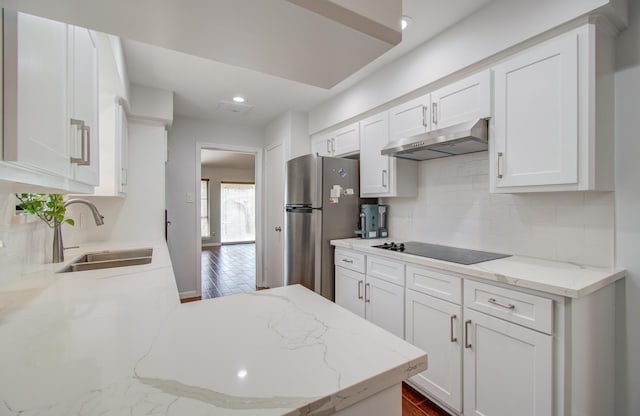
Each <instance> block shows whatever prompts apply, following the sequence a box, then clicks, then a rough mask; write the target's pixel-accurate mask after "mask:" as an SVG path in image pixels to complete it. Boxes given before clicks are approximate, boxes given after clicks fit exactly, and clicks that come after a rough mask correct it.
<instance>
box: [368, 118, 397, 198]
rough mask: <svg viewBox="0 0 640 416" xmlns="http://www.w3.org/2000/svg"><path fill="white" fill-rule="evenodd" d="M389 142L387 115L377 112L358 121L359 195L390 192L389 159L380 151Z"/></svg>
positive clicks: (382, 194) (380, 194)
mask: <svg viewBox="0 0 640 416" xmlns="http://www.w3.org/2000/svg"><path fill="white" fill-rule="evenodd" d="M388 143H389V116H388V113H387V112H384V113H381V114H377V115H375V116H373V117H369V118H367V119H365V120H362V121H361V122H360V195H361V196H363V197H366V196H369V195H379V196H384V195H385V194H389V192H390V185H389V184H390V180H391V179H392V178H390V175H391V161H390V159H389V157H388V156H382V155H381V154H380V151H381V150H382V148H383V147H384V146H386V145H387V144H388Z"/></svg>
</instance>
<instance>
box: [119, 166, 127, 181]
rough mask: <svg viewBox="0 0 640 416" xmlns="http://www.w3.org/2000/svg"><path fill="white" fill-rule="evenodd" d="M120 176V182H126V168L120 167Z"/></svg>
mask: <svg viewBox="0 0 640 416" xmlns="http://www.w3.org/2000/svg"><path fill="white" fill-rule="evenodd" d="M121 172H122V173H121V175H122V176H121V178H120V183H121V184H122V185H126V184H127V168H122V170H121Z"/></svg>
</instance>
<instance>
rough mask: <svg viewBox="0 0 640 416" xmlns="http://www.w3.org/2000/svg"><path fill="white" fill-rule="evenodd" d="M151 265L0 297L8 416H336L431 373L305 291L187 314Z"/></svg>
mask: <svg viewBox="0 0 640 416" xmlns="http://www.w3.org/2000/svg"><path fill="white" fill-rule="evenodd" d="M127 246H128V247H143V246H145V247H149V246H152V247H153V248H154V253H153V262H152V263H151V264H148V265H140V266H131V267H125V268H114V269H106V270H95V271H87V272H75V273H65V274H61V273H54V272H55V271H57V270H59V269H61V268H62V265H60V264H59V265H44V266H40V267H37V268H35V269H34V270H32V271H31V273H29V274H28V275H23V276H21V278H19V279H18V278H16V279H10V278H4V277H3V279H2V282H1V284H0V339H1V340H2V342H0V368H2V371H0V415H3V416H4V415H18V414H20V415H63V414H64V415H124V414H126V415H147V414H159V415H189V416H197V415H241V416H243V415H307V414H309V415H312V414H323V415H324V414H332V413H333V412H334V411H338V410H341V409H343V408H346V407H348V406H350V405H352V404H354V403H357V402H358V401H360V400H363V399H365V398H367V397H370V396H372V395H374V394H376V393H378V392H380V391H383V390H384V389H387V388H388V387H390V386H393V385H395V384H398V383H399V382H400V381H401V380H404V379H406V378H408V377H410V376H412V375H414V374H417V373H419V372H420V371H423V370H424V369H426V366H427V359H426V355H425V353H424V351H421V350H419V349H418V348H416V347H413V346H412V345H410V344H408V343H406V342H405V341H403V340H401V339H399V338H397V337H395V336H393V335H391V334H390V333H388V332H386V331H384V330H382V329H380V328H378V327H376V326H375V325H373V324H371V323H369V322H367V321H365V320H363V319H361V318H359V317H357V316H356V315H354V314H352V313H350V312H348V311H347V310H345V309H343V308H341V307H339V306H337V305H335V304H334V303H332V302H330V301H328V300H326V299H324V298H322V297H320V296H318V295H316V294H315V293H313V292H311V291H309V290H307V289H305V288H303V287H301V286H288V287H284V288H278V289H271V290H265V291H259V292H255V293H253V294H243V295H235V296H230V297H226V298H219V299H209V300H204V301H201V302H192V303H186V304H182V305H181V304H180V303H179V299H178V295H177V289H176V283H175V279H174V275H173V270H172V267H171V262H170V260H169V254H168V250H167V248H166V245H165V243H164V242H160V243H153V244H144V243H142V244H121V243H118V244H94V245H86V246H83V247H82V248H81V249H78V250H69V251H67V252H66V257H67V259H68V260H72V259H73V258H74V257H76V256H77V255H79V254H80V253H81V252H87V251H99V250H103V249H120V248H126V247H127Z"/></svg>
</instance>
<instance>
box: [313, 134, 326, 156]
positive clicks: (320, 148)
mask: <svg viewBox="0 0 640 416" xmlns="http://www.w3.org/2000/svg"><path fill="white" fill-rule="evenodd" d="M311 154H314V155H315V154H318V155H319V156H331V136H329V135H322V136H318V137H314V138H313V140H312V141H311Z"/></svg>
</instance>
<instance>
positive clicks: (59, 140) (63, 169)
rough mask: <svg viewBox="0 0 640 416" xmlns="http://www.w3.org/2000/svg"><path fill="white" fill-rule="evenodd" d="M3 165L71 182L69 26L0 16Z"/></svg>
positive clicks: (22, 16)
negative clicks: (1, 27)
mask: <svg viewBox="0 0 640 416" xmlns="http://www.w3.org/2000/svg"><path fill="white" fill-rule="evenodd" d="M3 23H4V142H3V150H4V160H5V161H10V162H18V163H20V164H21V165H24V166H27V167H29V168H31V169H35V170H42V171H45V172H48V173H51V174H54V175H57V176H59V177H62V178H64V179H71V178H72V175H73V172H72V165H71V163H70V160H69V143H68V135H67V132H68V131H69V128H68V126H69V124H68V122H67V106H66V103H67V101H68V91H69V89H68V87H67V86H68V84H67V79H68V77H67V67H68V65H67V40H68V38H67V25H65V24H64V23H60V22H56V21H53V20H49V19H44V18H41V17H36V16H31V15H28V14H24V13H16V12H11V11H9V10H5V11H4V22H3Z"/></svg>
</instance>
